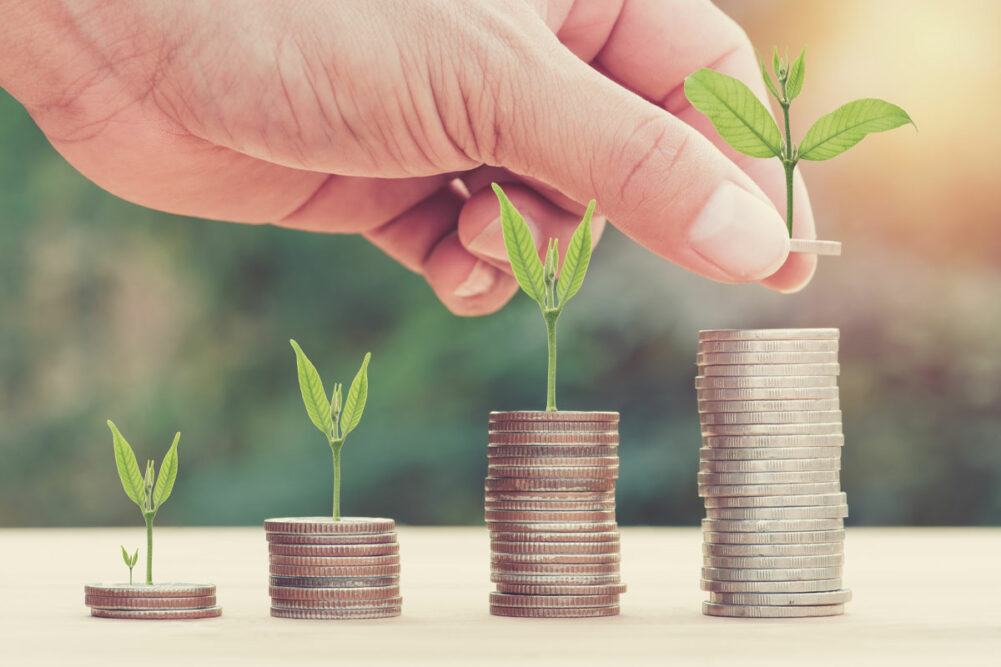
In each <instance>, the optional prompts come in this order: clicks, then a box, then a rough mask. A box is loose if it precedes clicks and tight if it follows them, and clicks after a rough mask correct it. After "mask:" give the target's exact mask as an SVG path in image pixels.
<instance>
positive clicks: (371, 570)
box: [268, 564, 400, 577]
mask: <svg viewBox="0 0 1001 667" xmlns="http://www.w3.org/2000/svg"><path fill="white" fill-rule="evenodd" d="M268 571H269V572H270V573H271V574H274V575H276V576H279V577H391V576H395V575H398V574H399V573H400V566H399V564H396V565H347V566H343V567H339V566H334V565H308V566H300V565H269V566H268Z"/></svg>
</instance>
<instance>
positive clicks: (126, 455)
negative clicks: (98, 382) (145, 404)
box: [108, 419, 145, 508]
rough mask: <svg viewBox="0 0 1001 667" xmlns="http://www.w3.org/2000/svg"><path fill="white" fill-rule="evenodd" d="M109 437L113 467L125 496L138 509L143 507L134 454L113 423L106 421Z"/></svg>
mask: <svg viewBox="0 0 1001 667" xmlns="http://www.w3.org/2000/svg"><path fill="white" fill-rule="evenodd" d="M108 428H110V429H111V437H112V440H113V442H114V446H115V465H116V466H117V467H118V478H119V479H121V480H122V488H123V489H125V495H127V496H128V497H129V500H131V501H132V502H134V503H135V504H136V505H138V506H139V507H140V508H141V507H142V506H143V500H144V496H145V490H144V487H143V477H142V473H140V472H139V462H138V461H136V453H135V452H134V451H132V447H131V446H130V445H129V443H128V442H127V441H126V440H125V438H124V437H123V436H122V434H121V432H119V430H118V427H117V426H115V422H113V421H111V420H110V419H109V420H108Z"/></svg>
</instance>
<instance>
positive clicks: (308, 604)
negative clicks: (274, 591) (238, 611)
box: [271, 589, 403, 609]
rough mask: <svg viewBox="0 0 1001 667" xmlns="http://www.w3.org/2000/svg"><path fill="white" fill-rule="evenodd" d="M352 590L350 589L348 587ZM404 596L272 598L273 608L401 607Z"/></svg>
mask: <svg viewBox="0 0 1001 667" xmlns="http://www.w3.org/2000/svg"><path fill="white" fill-rule="evenodd" d="M347 590H350V589H347ZM402 604H403V598H401V597H399V596H396V597H387V598H379V599H374V600H373V599H358V598H354V599H344V600H280V599H279V600H275V599H273V598H272V600H271V608H272V609H383V608H385V607H396V608H399V607H400V606H401V605H402Z"/></svg>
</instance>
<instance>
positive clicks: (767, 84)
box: [758, 53, 782, 102]
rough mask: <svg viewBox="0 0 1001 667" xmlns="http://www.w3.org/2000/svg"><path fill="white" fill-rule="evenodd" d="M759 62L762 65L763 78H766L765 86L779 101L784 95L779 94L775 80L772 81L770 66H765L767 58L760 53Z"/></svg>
mask: <svg viewBox="0 0 1001 667" xmlns="http://www.w3.org/2000/svg"><path fill="white" fill-rule="evenodd" d="M758 64H759V65H760V66H761V78H762V79H764V80H765V87H767V88H768V92H770V93H771V94H772V96H773V97H774V98H775V99H777V100H778V101H780V102H781V101H782V96H781V95H779V90H778V88H776V87H775V82H774V81H772V75H771V74H769V73H768V68H767V67H765V59H764V58H762V57H761V54H760V53H759V54H758Z"/></svg>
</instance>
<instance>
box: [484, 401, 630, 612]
mask: <svg viewBox="0 0 1001 667" xmlns="http://www.w3.org/2000/svg"><path fill="white" fill-rule="evenodd" d="M489 431H490V432H489V444H488V456H489V470H488V473H487V475H488V476H487V479H486V522H487V527H488V528H489V529H490V551H491V553H490V568H491V569H490V571H491V575H490V580H491V581H492V582H494V583H495V584H496V585H497V591H496V592H493V593H491V594H490V613H491V614H493V615H495V616H518V617H527V618H581V617H586V616H614V615H616V614H618V613H619V595H620V594H621V593H623V592H625V590H626V587H625V585H624V584H622V583H621V578H620V576H619V560H620V556H619V530H618V525H617V524H616V522H615V480H616V479H617V478H618V476H619V456H618V445H619V413H617V412H530V411H526V412H491V413H490V421H489Z"/></svg>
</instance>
